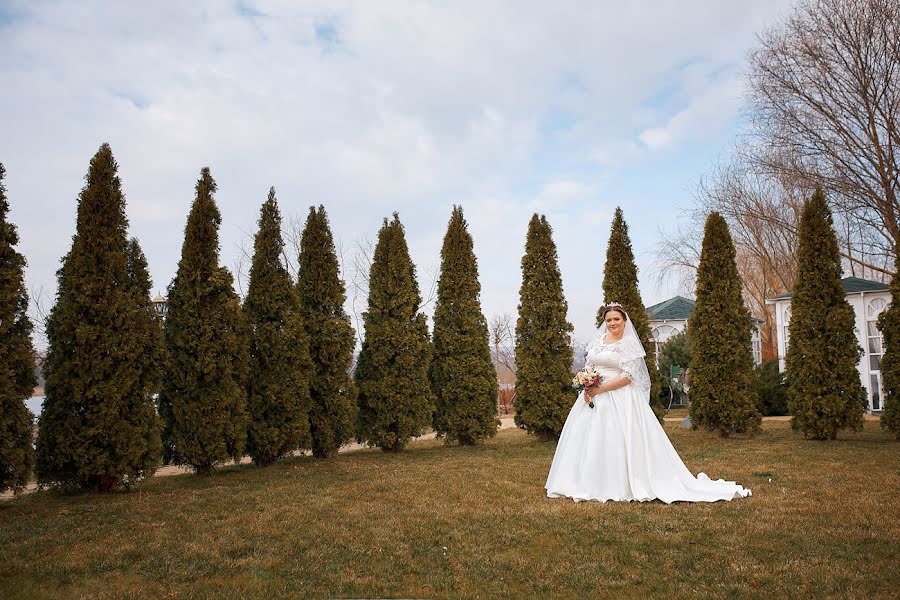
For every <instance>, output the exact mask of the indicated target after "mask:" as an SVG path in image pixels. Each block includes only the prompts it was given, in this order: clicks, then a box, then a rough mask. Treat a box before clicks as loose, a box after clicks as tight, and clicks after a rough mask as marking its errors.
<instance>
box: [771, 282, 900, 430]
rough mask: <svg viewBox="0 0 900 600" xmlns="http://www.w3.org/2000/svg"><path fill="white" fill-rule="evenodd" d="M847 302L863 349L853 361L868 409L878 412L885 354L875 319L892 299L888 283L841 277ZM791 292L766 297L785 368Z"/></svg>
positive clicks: (780, 363)
mask: <svg viewBox="0 0 900 600" xmlns="http://www.w3.org/2000/svg"><path fill="white" fill-rule="evenodd" d="M841 283H842V284H843V286H844V293H845V294H846V298H847V302H848V303H849V304H850V306H852V307H853V312H854V314H855V315H856V339H857V340H858V342H859V345H860V346H861V347H862V348H863V350H864V351H865V352H864V354H863V356H862V360H860V362H859V363H858V364H857V365H856V368H857V370H858V371H859V377H860V379H861V380H862V384H863V386H864V387H865V388H866V394H867V395H868V398H869V412H879V411H881V410H882V409H883V406H882V400H881V399H882V398H883V393H882V387H883V386H882V383H881V357H882V356H883V355H884V339H883V338H882V336H881V332H880V331H878V328H877V327H876V323H877V321H878V315H880V314H881V313H882V311H883V310H884V309H885V307H886V306H887V305H888V303H890V301H891V294H890V292H888V286H887V284H885V283H881V282H880V281H869V280H868V279H860V278H859V277H844V278H843V279H842V280H841ZM791 295H792V294H791V293H787V294H782V295H781V296H777V297H775V298H769V299H767V300H766V304H773V305H775V323H776V328H775V331H776V336H777V338H778V367H779V368H780V369H781V370H782V371H784V357H785V356H786V355H787V349H788V344H789V340H788V324H789V323H790V321H791Z"/></svg>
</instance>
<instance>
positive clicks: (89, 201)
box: [36, 144, 161, 491]
mask: <svg viewBox="0 0 900 600" xmlns="http://www.w3.org/2000/svg"><path fill="white" fill-rule="evenodd" d="M117 170H118V165H116V162H115V159H114V158H113V155H112V151H111V150H110V148H109V146H108V145H107V144H104V145H103V146H101V147H100V150H99V151H98V152H97V154H96V155H94V158H93V159H92V160H91V164H90V168H89V169H88V173H87V176H86V178H85V179H86V184H85V187H84V188H83V189H82V191H81V194H80V196H79V199H78V217H77V224H76V232H75V235H74V237H73V238H72V248H71V249H70V250H69V253H68V254H67V255H66V256H65V257H64V258H63V261H62V266H61V267H60V269H59V271H58V272H57V278H58V286H57V294H56V304H55V305H54V307H53V309H52V310H51V312H50V318H49V320H48V324H47V339H48V342H49V345H50V347H49V352H48V356H47V361H46V362H45V363H44V367H45V373H46V385H45V388H44V390H45V393H46V397H45V400H44V406H43V411H42V413H41V417H40V421H39V433H38V440H37V465H36V471H37V475H38V479H39V480H40V481H41V482H43V483H61V484H66V485H73V486H80V487H81V488H84V489H95V490H100V491H108V490H111V489H113V488H115V487H116V486H118V485H119V484H120V483H123V482H125V483H130V482H132V481H134V480H136V479H138V478H141V477H144V476H147V475H150V474H152V472H153V470H154V469H155V468H156V466H157V463H158V461H159V455H160V450H161V447H160V439H159V420H158V417H157V415H156V410H155V407H154V405H153V399H152V398H153V393H154V392H155V391H156V385H157V382H158V380H159V379H158V371H157V365H158V361H159V360H161V357H160V356H159V354H158V350H159V344H158V338H157V337H154V331H158V326H157V325H156V323H155V321H154V317H153V315H152V312H151V309H150V295H149V289H150V282H149V277H148V275H147V269H146V260H144V258H143V254H141V253H140V250H139V247H138V246H137V244H136V242H135V243H131V244H129V241H128V237H127V229H128V220H127V218H126V216H125V197H124V195H123V194H122V190H121V182H120V180H119V177H118V175H117V174H116V173H117Z"/></svg>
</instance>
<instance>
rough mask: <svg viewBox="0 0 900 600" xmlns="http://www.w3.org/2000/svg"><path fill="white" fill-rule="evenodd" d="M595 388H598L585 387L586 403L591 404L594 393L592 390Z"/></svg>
mask: <svg viewBox="0 0 900 600" xmlns="http://www.w3.org/2000/svg"><path fill="white" fill-rule="evenodd" d="M595 389H596V388H595V387H589V388H585V389H584V402H585V403H586V404H590V403H591V401H592V400H593V396H594V393H592V391H593V390H595Z"/></svg>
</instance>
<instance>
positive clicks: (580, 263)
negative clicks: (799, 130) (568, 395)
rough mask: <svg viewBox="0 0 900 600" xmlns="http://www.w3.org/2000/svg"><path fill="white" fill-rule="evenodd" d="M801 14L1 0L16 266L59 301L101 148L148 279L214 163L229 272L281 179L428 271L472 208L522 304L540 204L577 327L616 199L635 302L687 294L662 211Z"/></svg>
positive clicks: (345, 234)
mask: <svg viewBox="0 0 900 600" xmlns="http://www.w3.org/2000/svg"><path fill="white" fill-rule="evenodd" d="M789 8H790V3H789V2H786V1H784V0H757V1H756V2H737V1H726V2H717V1H711V0H703V1H699V0H673V1H664V0H657V1H633V2H621V1H620V0H616V1H600V0H597V1H586V2H577V1H562V0H557V1H554V2H552V3H551V2H525V1H508V2H493V1H484V0H482V1H478V2H463V1H453V2H450V1H447V2H416V1H403V2H400V1H398V2H388V1H377V0H361V1H359V2H331V1H328V2H325V1H322V2H298V1H286V0H285V1H272V2H266V1H259V2H251V1H250V0H247V1H244V2H181V1H172V2H165V1H154V2H137V1H135V2H124V1H110V2H91V1H79V2H40V1H32V0H24V1H21V2H19V1H16V0H13V1H10V0H0V48H2V49H3V50H2V53H0V82H2V90H3V91H2V92H0V131H2V135H0V162H2V163H3V164H4V165H5V166H6V170H7V178H6V187H7V195H8V197H9V201H10V204H11V212H10V219H11V220H12V222H13V223H15V224H16V225H17V226H18V228H19V234H20V238H21V241H20V244H19V251H20V252H22V253H23V254H25V256H26V257H27V259H28V263H29V266H28V270H27V284H28V286H29V288H30V289H32V290H39V289H41V288H43V290H44V294H45V296H46V298H48V302H50V301H52V297H53V294H54V293H55V286H56V281H55V272H56V269H57V267H58V265H59V260H60V257H62V256H63V255H64V254H65V253H66V252H67V251H68V249H69V247H70V244H71V236H72V234H73V233H74V227H75V211H76V200H77V196H78V193H79V191H80V190H81V188H82V186H83V180H84V176H85V173H86V172H87V168H88V162H89V161H90V159H91V157H92V156H93V154H94V153H95V152H96V151H97V149H98V147H99V146H100V144H102V143H103V142H109V143H110V145H111V147H112V150H113V154H114V155H115V157H116V159H117V161H118V163H119V174H120V177H121V179H122V184H123V188H124V192H125V195H126V199H127V202H128V208H127V210H128V217H129V219H130V226H131V229H130V232H131V234H132V235H134V236H136V237H137V238H138V239H139V240H140V242H141V245H142V246H143V248H144V251H145V253H146V255H147V258H148V260H149V263H150V270H151V276H152V278H153V285H154V289H155V290H159V291H161V292H163V293H165V288H166V286H167V285H168V284H169V282H170V281H171V279H172V277H173V276H174V274H175V270H176V268H177V263H178V259H179V255H180V250H181V244H182V238H183V231H184V224H185V221H186V218H187V213H188V210H189V208H190V204H191V201H192V200H193V196H194V184H195V182H196V180H197V178H198V176H199V173H200V169H201V168H202V167H204V166H209V167H210V168H211V170H212V174H213V177H214V178H215V179H216V181H217V182H218V184H219V192H218V194H217V196H216V201H217V203H218V205H219V208H220V210H221V212H222V217H223V223H222V228H221V231H220V239H221V261H222V263H223V264H225V265H226V266H228V267H231V268H233V267H234V265H235V261H236V260H237V258H238V256H239V254H240V250H239V248H240V246H241V243H242V241H243V240H246V239H248V236H251V235H252V234H253V232H254V231H255V228H256V221H257V219H258V216H259V208H260V205H261V203H262V202H263V201H264V200H265V199H266V195H267V193H268V190H269V187H270V186H274V187H275V189H276V193H277V197H278V201H279V204H280V206H281V210H282V213H283V215H284V216H285V220H286V221H287V220H289V219H290V218H291V217H295V218H300V219H305V215H306V213H307V211H308V208H309V206H310V205H313V204H316V205H317V204H320V203H321V204H324V205H325V208H326V210H327V211H328V214H329V216H330V218H331V224H332V227H333V230H334V233H335V236H336V238H337V240H338V241H339V243H340V244H341V245H342V246H343V247H344V248H345V249H346V251H347V252H348V253H349V252H351V251H352V249H353V247H354V245H355V244H356V243H357V242H359V241H364V240H374V239H375V237H376V234H377V231H378V229H379V227H380V226H381V222H382V218H383V217H385V216H389V215H390V214H391V213H392V212H394V211H398V212H399V214H400V219H401V221H402V222H403V223H404V225H405V227H406V234H407V239H408V242H409V245H410V249H411V252H412V258H413V261H414V262H415V264H416V267H417V269H418V274H419V280H420V286H421V287H422V288H423V290H427V289H428V288H429V287H430V285H431V281H432V279H433V277H434V274H435V271H436V270H437V268H438V266H439V260H440V256H439V254H440V246H441V241H442V238H443V235H444V231H445V229H446V226H447V221H448V220H449V217H450V210H451V206H452V205H453V204H460V205H462V207H463V210H464V213H465V216H466V219H467V220H468V222H469V228H470V231H471V233H472V235H473V237H474V241H475V251H476V254H477V256H478V260H479V268H480V273H481V283H482V307H483V309H484V312H485V315H486V316H487V317H488V318H490V317H491V316H492V315H495V314H498V313H503V312H509V313H512V314H515V311H516V305H517V303H518V291H519V284H520V280H521V270H520V261H521V258H522V253H523V251H524V243H525V232H526V229H527V223H528V220H529V218H530V217H531V215H532V214H533V213H534V212H536V211H537V212H541V213H544V214H546V215H547V218H548V219H549V221H550V223H551V225H552V226H553V228H554V239H555V241H556V244H557V246H558V249H559V259H560V268H561V270H562V275H563V282H564V288H565V293H566V297H567V299H568V302H569V320H570V321H571V322H572V323H573V324H574V325H575V337H576V339H578V340H581V341H586V340H589V339H590V338H592V337H593V335H594V331H595V330H594V316H595V313H596V310H597V307H598V306H599V304H600V302H601V300H602V291H601V282H602V272H603V263H604V260H605V252H606V241H607V238H608V236H609V227H610V222H611V219H612V214H613V211H614V210H615V207H616V206H621V207H622V208H623V210H624V213H625V219H626V221H627V222H628V225H629V227H630V231H631V239H632V243H633V246H634V251H635V254H636V255H637V262H638V267H639V270H640V286H641V293H642V295H643V298H644V303H645V304H646V305H647V306H649V305H652V304H654V303H656V302H659V301H662V300H665V299H667V298H669V297H671V296H672V295H674V294H675V293H676V292H677V288H676V286H675V284H674V283H670V284H668V285H662V286H660V285H657V277H658V275H659V274H658V273H657V272H656V271H655V270H654V267H653V261H654V254H653V253H654V250H655V248H656V243H657V240H658V238H659V230H660V228H661V227H665V226H666V225H667V224H668V223H670V222H671V221H672V220H673V219H674V218H675V217H676V216H677V215H678V214H679V213H680V212H683V211H685V210H687V209H688V208H689V207H690V206H691V203H692V192H693V190H694V189H695V186H696V184H697V182H698V180H699V178H700V177H701V176H702V175H703V174H704V173H705V172H706V171H707V170H708V169H709V168H710V167H711V165H712V164H713V162H714V161H715V160H716V158H717V157H718V156H720V155H721V154H723V153H724V152H727V148H728V145H729V143H730V142H731V140H732V139H733V137H734V135H735V133H736V132H737V131H738V129H739V127H740V107H741V98H742V94H743V87H744V83H743V73H744V69H745V65H746V57H747V53H748V52H749V51H750V50H751V49H752V48H753V47H754V45H755V35H756V34H757V33H758V32H760V31H761V30H762V29H763V28H765V27H767V26H771V25H773V24H776V23H777V21H778V19H779V18H781V17H782V16H784V14H785V13H786V12H787V11H788V10H789ZM250 243H252V242H250ZM348 259H349V257H348ZM347 276H348V277H349V276H350V274H349V273H348V274H347ZM430 312H431V309H429V313H430ZM429 320H430V319H429Z"/></svg>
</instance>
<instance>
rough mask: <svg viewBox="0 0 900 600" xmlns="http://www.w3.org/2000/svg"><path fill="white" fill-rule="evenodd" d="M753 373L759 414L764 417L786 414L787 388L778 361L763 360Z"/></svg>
mask: <svg viewBox="0 0 900 600" xmlns="http://www.w3.org/2000/svg"><path fill="white" fill-rule="evenodd" d="M753 372H754V376H755V382H754V389H755V391H756V395H757V397H758V398H759V405H758V407H759V412H760V413H762V415H763V416H764V417H771V416H781V415H786V414H788V407H787V387H786V386H785V385H784V373H782V372H781V371H780V370H779V368H778V359H777V358H770V359H768V360H764V361H763V362H762V364H760V365H758V366H757V367H756V368H754V369H753Z"/></svg>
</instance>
